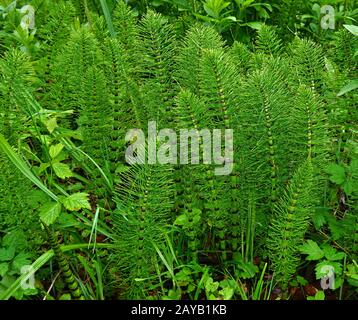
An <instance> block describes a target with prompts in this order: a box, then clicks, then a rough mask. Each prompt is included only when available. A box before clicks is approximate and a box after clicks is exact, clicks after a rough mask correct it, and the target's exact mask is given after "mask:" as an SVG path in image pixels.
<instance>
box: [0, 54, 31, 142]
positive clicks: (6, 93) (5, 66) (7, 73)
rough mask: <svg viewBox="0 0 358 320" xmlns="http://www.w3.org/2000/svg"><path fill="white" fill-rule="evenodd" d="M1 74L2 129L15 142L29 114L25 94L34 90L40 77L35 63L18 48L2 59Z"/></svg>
mask: <svg viewBox="0 0 358 320" xmlns="http://www.w3.org/2000/svg"><path fill="white" fill-rule="evenodd" d="M0 74H1V76H0V89H1V90H0V130H1V132H2V133H3V134H4V135H5V137H6V138H7V139H9V141H10V143H15V142H17V139H18V138H19V133H20V132H21V130H22V129H23V128H24V124H25V123H26V119H27V116H28V115H29V110H28V109H27V107H26V105H24V103H23V102H24V100H23V99H22V97H23V94H24V93H25V91H30V92H31V91H33V90H34V87H35V86H36V83H38V79H37V77H36V72H35V66H34V64H33V63H32V62H31V61H30V59H29V57H28V56H27V55H26V54H24V53H23V52H21V51H19V50H17V49H11V50H9V51H8V52H6V53H5V55H4V57H2V58H1V59H0ZM25 88H26V89H25Z"/></svg>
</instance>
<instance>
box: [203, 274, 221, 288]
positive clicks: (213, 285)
mask: <svg viewBox="0 0 358 320" xmlns="http://www.w3.org/2000/svg"><path fill="white" fill-rule="evenodd" d="M204 286H205V290H206V291H207V292H215V291H216V290H217V289H218V288H219V282H217V281H215V282H214V280H213V278H211V277H209V278H208V279H207V280H206V281H205V284H204Z"/></svg>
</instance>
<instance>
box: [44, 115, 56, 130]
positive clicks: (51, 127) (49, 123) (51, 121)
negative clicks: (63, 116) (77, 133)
mask: <svg viewBox="0 0 358 320" xmlns="http://www.w3.org/2000/svg"><path fill="white" fill-rule="evenodd" d="M45 126H46V128H47V130H48V131H49V132H50V133H52V132H54V131H55V129H56V128H57V127H58V124H57V119H56V118H55V117H54V118H50V119H48V120H46V121H45Z"/></svg>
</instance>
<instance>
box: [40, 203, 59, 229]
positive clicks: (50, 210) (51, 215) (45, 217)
mask: <svg viewBox="0 0 358 320" xmlns="http://www.w3.org/2000/svg"><path fill="white" fill-rule="evenodd" d="M60 213H61V204H60V203H59V202H49V203H46V204H45V205H44V206H43V207H42V208H41V210H40V219H41V221H42V222H43V223H44V224H45V225H47V226H49V225H51V224H52V223H54V222H55V221H56V219H57V218H58V216H59V215H60Z"/></svg>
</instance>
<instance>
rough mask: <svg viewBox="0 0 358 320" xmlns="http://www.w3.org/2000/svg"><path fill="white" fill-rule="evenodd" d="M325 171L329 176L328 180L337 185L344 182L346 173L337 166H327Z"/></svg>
mask: <svg viewBox="0 0 358 320" xmlns="http://www.w3.org/2000/svg"><path fill="white" fill-rule="evenodd" d="M326 171H327V173H329V174H330V175H331V176H330V178H329V179H330V180H331V181H332V182H334V183H336V184H338V185H341V184H342V183H343V182H344V181H345V180H346V171H345V169H344V168H343V167H342V166H340V165H338V164H331V165H329V166H328V167H327V170H326Z"/></svg>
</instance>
